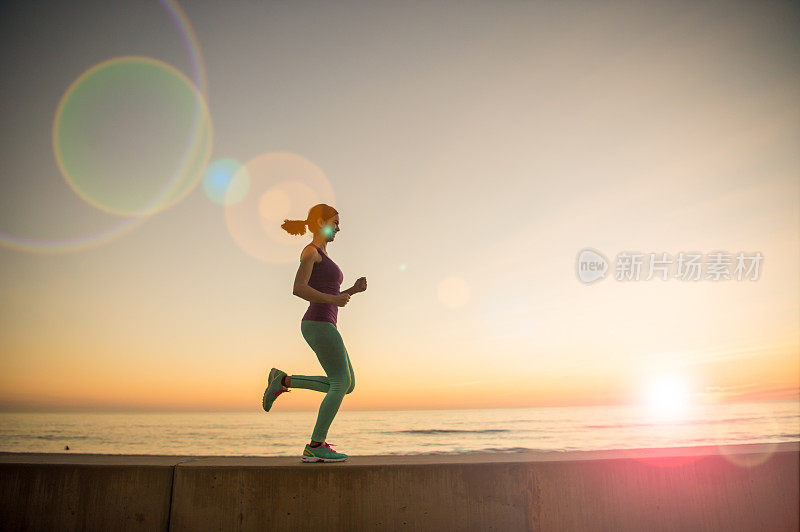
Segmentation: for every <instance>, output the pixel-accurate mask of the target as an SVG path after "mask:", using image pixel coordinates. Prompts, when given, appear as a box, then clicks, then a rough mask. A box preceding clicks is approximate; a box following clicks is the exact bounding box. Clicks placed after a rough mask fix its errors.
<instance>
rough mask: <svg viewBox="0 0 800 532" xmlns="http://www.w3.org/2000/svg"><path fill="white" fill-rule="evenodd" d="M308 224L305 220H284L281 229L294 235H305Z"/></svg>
mask: <svg viewBox="0 0 800 532" xmlns="http://www.w3.org/2000/svg"><path fill="white" fill-rule="evenodd" d="M307 224H308V222H306V221H305V220H284V221H283V224H281V227H282V228H283V229H284V230H285V231H287V232H289V233H291V234H293V235H304V234H305V232H306V225H307Z"/></svg>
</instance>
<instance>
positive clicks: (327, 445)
mask: <svg viewBox="0 0 800 532" xmlns="http://www.w3.org/2000/svg"><path fill="white" fill-rule="evenodd" d="M322 446H323V447H327V448H328V450H329V451H330V452H332V453H335V452H336V451H334V450H333V449H331V446H330V444H329V443H328V442H325V443H323V444H322Z"/></svg>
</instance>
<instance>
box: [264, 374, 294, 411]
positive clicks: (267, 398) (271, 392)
mask: <svg viewBox="0 0 800 532" xmlns="http://www.w3.org/2000/svg"><path fill="white" fill-rule="evenodd" d="M284 375H286V373H284V372H283V371H281V370H279V369H277V368H272V370H271V371H270V372H269V378H268V379H267V389H266V390H264V397H263V399H262V400H261V406H263V407H264V411H265V412H269V410H270V408H272V403H274V402H275V399H277V398H278V396H279V395H280V394H282V393H283V392H290V391H291V390H290V389H289V388H287V387H286V386H284V385H283V384H282V383H281V380H282V379H283V376H284Z"/></svg>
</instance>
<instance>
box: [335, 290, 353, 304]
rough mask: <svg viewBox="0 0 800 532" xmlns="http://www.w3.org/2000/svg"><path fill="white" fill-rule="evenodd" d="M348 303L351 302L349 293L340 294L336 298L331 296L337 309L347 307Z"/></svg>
mask: <svg viewBox="0 0 800 532" xmlns="http://www.w3.org/2000/svg"><path fill="white" fill-rule="evenodd" d="M348 301H350V294H348V293H347V292H342V293H340V294H336V295H335V296H331V303H333V304H334V305H336V306H337V307H343V306H345V305H346V304H347V302H348Z"/></svg>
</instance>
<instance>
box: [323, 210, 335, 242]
mask: <svg viewBox="0 0 800 532" xmlns="http://www.w3.org/2000/svg"><path fill="white" fill-rule="evenodd" d="M319 232H320V234H321V235H322V236H323V237H325V240H327V241H328V242H333V239H334V238H336V233H338V232H339V214H338V213H337V214H335V215H334V216H333V217H332V218H328V219H327V220H325V222H324V223H323V224H322V227H320V230H319Z"/></svg>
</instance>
